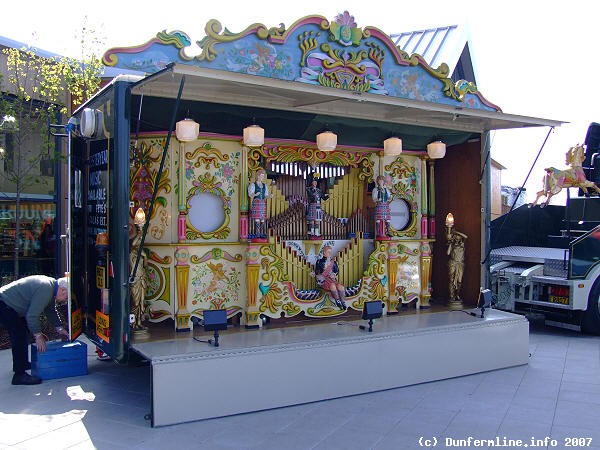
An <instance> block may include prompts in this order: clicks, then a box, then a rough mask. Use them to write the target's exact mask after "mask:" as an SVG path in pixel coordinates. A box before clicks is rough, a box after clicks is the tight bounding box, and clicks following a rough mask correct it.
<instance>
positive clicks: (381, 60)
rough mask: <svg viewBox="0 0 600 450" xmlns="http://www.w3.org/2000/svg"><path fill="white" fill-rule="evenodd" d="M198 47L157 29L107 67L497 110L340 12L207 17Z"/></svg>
mask: <svg viewBox="0 0 600 450" xmlns="http://www.w3.org/2000/svg"><path fill="white" fill-rule="evenodd" d="M204 31H205V33H206V36H205V37H204V38H203V39H201V40H200V41H198V42H197V44H198V45H199V47H200V49H201V52H200V54H199V55H197V56H188V53H187V52H186V50H190V47H191V39H190V38H189V37H188V36H187V35H186V34H185V33H183V32H181V31H174V32H171V33H167V32H166V31H163V32H160V33H158V34H157V35H156V36H155V37H154V38H153V39H151V40H150V41H148V42H147V43H145V44H143V45H140V46H137V47H122V48H113V49H110V50H108V51H107V52H106V53H105V54H104V57H103V62H104V64H106V65H107V66H114V67H120V68H124V69H130V70H137V71H143V72H146V73H153V72H157V71H159V70H161V69H163V68H164V67H166V66H167V65H168V64H170V63H173V62H174V63H178V64H187V65H193V66H198V67H206V68H211V69H217V70H224V71H228V72H236V73H243V74H249V75H256V76H262V77H267V78H276V79H282V80H288V81H295V82H300V83H308V84H314V85H319V86H325V87H329V88H336V89H343V90H348V91H353V92H359V93H362V92H368V93H371V94H378V95H387V96H392V97H399V98H406V99H413V100H419V101H426V102H432V103H440V104H446V105H453V106H460V107H463V108H465V107H466V108H473V109H483V110H488V111H499V110H500V108H498V107H497V106H495V105H493V104H492V103H490V102H488V101H487V100H486V99H485V98H484V97H483V96H482V95H481V94H480V92H479V91H478V90H477V88H476V86H475V85H474V84H473V83H471V82H467V81H465V80H459V81H457V82H456V83H455V82H453V81H452V80H451V79H450V78H449V69H448V66H447V65H446V64H441V65H440V66H439V67H438V68H435V69H434V68H432V67H430V66H429V65H428V64H427V63H426V62H425V61H424V60H423V58H422V57H421V56H420V55H417V54H413V55H409V54H408V53H406V52H404V51H403V50H402V49H400V48H399V47H398V46H396V44H394V42H393V41H392V40H391V38H390V37H389V36H388V35H387V34H385V33H383V32H382V31H381V30H379V29H378V28H374V27H365V28H359V27H358V26H357V24H356V22H355V20H354V17H353V16H352V15H350V13H348V11H344V12H343V13H341V14H338V15H337V16H336V18H335V20H334V21H332V22H329V21H328V20H327V19H326V18H324V17H322V16H308V17H304V18H302V19H300V20H298V21H296V22H295V23H294V24H292V26H291V27H289V28H288V29H286V28H285V27H284V26H283V25H281V26H279V27H272V28H267V27H265V26H264V25H262V24H253V25H250V26H249V27H248V28H246V29H245V30H243V31H242V32H240V33H232V32H231V31H229V30H228V29H226V28H225V29H224V30H223V28H222V26H221V24H220V23H219V22H218V21H216V20H210V21H209V22H208V23H207V24H206V26H205V28H204Z"/></svg>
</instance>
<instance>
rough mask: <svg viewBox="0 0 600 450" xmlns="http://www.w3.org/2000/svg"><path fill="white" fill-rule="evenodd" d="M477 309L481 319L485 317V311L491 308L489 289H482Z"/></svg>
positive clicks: (490, 292)
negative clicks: (479, 310)
mask: <svg viewBox="0 0 600 450" xmlns="http://www.w3.org/2000/svg"><path fill="white" fill-rule="evenodd" d="M477 307H478V308H480V309H481V316H480V317H481V318H482V319H483V317H484V316H485V309H486V308H491V307H492V291H490V290H489V289H483V290H482V291H481V292H480V293H479V301H478V302H477Z"/></svg>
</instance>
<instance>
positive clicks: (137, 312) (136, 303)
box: [129, 208, 148, 331]
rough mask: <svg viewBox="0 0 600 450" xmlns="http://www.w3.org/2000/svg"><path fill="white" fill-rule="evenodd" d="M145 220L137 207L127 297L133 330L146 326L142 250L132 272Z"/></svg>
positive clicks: (145, 273)
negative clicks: (132, 319) (144, 321)
mask: <svg viewBox="0 0 600 450" xmlns="http://www.w3.org/2000/svg"><path fill="white" fill-rule="evenodd" d="M145 222H146V215H145V214H144V211H143V210H142V208H138V210H137V212H136V213H135V219H134V223H135V236H134V237H133V241H132V242H131V248H130V249H129V280H130V281H129V298H130V311H131V314H133V315H134V317H135V319H134V321H133V323H132V324H131V327H132V329H133V330H134V331H138V330H145V329H146V327H145V326H144V325H143V320H144V298H145V296H146V287H147V286H148V274H147V272H146V255H145V254H144V252H143V251H142V253H141V255H140V261H139V263H138V266H137V270H136V273H133V270H134V267H135V262H136V260H137V256H138V252H139V251H140V244H141V243H142V233H141V228H142V226H143V225H144V223H145Z"/></svg>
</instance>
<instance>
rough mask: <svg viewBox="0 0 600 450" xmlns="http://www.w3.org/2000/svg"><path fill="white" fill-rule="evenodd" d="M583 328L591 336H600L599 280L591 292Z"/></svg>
mask: <svg viewBox="0 0 600 450" xmlns="http://www.w3.org/2000/svg"><path fill="white" fill-rule="evenodd" d="M581 328H582V330H583V331H584V332H586V333H590V334H596V335H599V334H600V280H597V281H596V282H595V283H594V286H593V287H592V290H591V291H590V296H589V298H588V306H587V310H586V311H585V313H584V314H583V321H582V323H581Z"/></svg>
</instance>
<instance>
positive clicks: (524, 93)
mask: <svg viewBox="0 0 600 450" xmlns="http://www.w3.org/2000/svg"><path fill="white" fill-rule="evenodd" d="M24 4H26V8H27V11H24V10H23V5H24ZM70 4H71V3H70ZM72 5H73V6H70V7H67V6H59V5H57V4H56V3H53V2H48V1H41V0H30V1H27V2H24V3H20V2H7V4H3V6H2V15H3V17H5V18H6V17H11V18H15V19H14V20H5V21H3V23H2V27H1V28H0V35H2V36H4V37H7V38H10V39H14V40H17V41H20V42H24V43H26V44H29V45H33V46H35V47H37V48H40V49H44V50H48V51H51V52H55V53H58V54H62V55H67V56H73V57H78V56H81V44H80V37H81V30H82V28H83V27H86V28H88V29H90V30H93V31H94V33H95V35H96V36H97V37H98V38H99V39H100V41H101V42H103V45H102V46H101V47H100V48H99V49H98V53H103V52H104V51H105V50H107V49H109V48H112V47H132V46H136V45H140V44H143V43H145V42H147V41H148V40H149V39H151V38H152V37H153V36H154V35H155V34H156V33H157V32H158V31H162V30H166V31H174V30H180V31H183V32H185V33H186V34H188V36H190V38H191V40H192V42H196V41H198V40H200V39H202V38H203V37H204V35H205V33H204V26H205V24H206V22H208V20H210V19H217V20H218V21H219V22H221V24H222V26H223V27H224V28H227V29H228V30H230V31H232V32H240V31H242V30H243V29H245V28H246V27H247V26H248V25H250V24H252V23H256V22H258V23H262V24H264V25H266V26H267V27H268V28H270V27H273V26H278V25H279V24H281V23H283V24H285V25H286V26H287V27H289V26H290V25H291V24H292V23H293V22H295V21H296V20H297V19H299V18H301V17H304V16H307V15H321V16H324V17H326V18H327V19H329V20H333V19H334V17H335V16H336V15H337V14H338V13H341V12H343V11H345V10H347V11H349V12H350V14H351V15H353V16H354V18H355V22H356V23H357V25H358V26H359V27H361V28H363V27H366V26H374V27H377V28H380V29H381V30H383V31H384V32H385V33H387V34H394V33H400V32H403V31H414V30H422V29H426V28H433V27H437V26H447V25H455V24H460V25H464V26H466V27H467V28H468V29H469V32H470V40H471V44H472V48H471V57H472V59H473V61H474V64H475V70H476V81H477V87H478V89H479V91H480V92H481V93H482V94H483V96H484V97H485V98H486V99H488V100H489V101H491V102H492V103H494V104H496V105H498V106H500V108H501V109H502V111H503V112H505V113H509V114H517V115H523V116H532V117H538V118H543V119H552V120H559V121H564V122H568V123H567V124H564V125H562V126H561V127H558V128H556V129H554V130H553V131H552V132H551V134H550V136H549V138H548V142H547V144H546V145H545V147H544V149H543V150H542V153H541V155H540V157H539V159H538V162H537V163H536V164H535V166H534V167H533V168H532V164H533V162H534V160H535V158H536V156H537V154H538V152H539V150H540V148H541V146H542V144H543V142H544V139H545V137H546V135H547V134H548V131H549V129H548V128H547V127H540V128H535V129H528V130H507V131H495V132H492V135H491V143H492V158H493V159H495V160H496V161H498V162H499V163H500V164H502V165H503V166H504V167H506V169H505V170H503V171H502V184H503V185H509V186H513V187H520V186H521V185H523V183H524V182H525V179H526V177H527V175H528V173H529V172H530V171H531V175H530V177H529V179H528V182H527V183H526V184H525V187H526V188H527V193H528V200H529V201H532V200H533V198H535V195H534V194H535V192H536V191H538V190H540V189H541V187H542V177H543V175H544V170H543V169H544V168H545V167H549V166H553V167H557V168H564V167H565V154H566V152H567V150H568V149H569V147H571V146H574V145H576V144H578V143H581V144H583V142H584V140H585V135H586V132H587V128H588V126H589V124H590V123H591V122H600V110H598V107H597V106H598V105H600V89H599V88H598V86H597V85H596V83H597V82H596V75H597V74H598V73H600V70H599V69H600V58H598V57H597V56H596V54H597V51H595V49H594V46H595V45H596V43H598V42H599V41H600V39H599V38H598V34H597V31H596V27H597V20H598V15H597V13H596V8H595V7H594V2H591V1H589V0H571V1H569V2H565V1H558V0H545V1H540V0H519V1H517V0H503V1H501V2H499V1H494V2H490V1H485V0H479V1H477V0H465V1H461V0H455V1H448V0H446V1H441V0H413V1H411V2H407V1H404V0H395V1H394V2H381V1H380V2H366V1H364V0H361V1H357V0H346V1H344V2H326V3H323V2H322V1H320V2H316V1H310V0H304V1H302V2H284V1H281V0H280V1H277V2H275V1H260V0H256V1H253V2H249V1H240V0H230V1H227V0H221V1H212V2H207V1H202V2H201V1H198V0H195V1H179V2H161V3H158V4H156V3H154V2H143V3H142V2H138V1H127V0H125V1H123V0H121V1H114V0H105V1H103V2H85V3H81V4H80V3H78V2H77V3H72ZM75 5H76V6H75ZM150 5H156V6H150ZM172 5H173V6H179V7H180V8H179V10H178V9H176V8H175V7H173V8H171V6H172ZM21 18H23V19H21ZM572 194H573V193H572ZM564 199H565V195H564V192H563V195H560V196H556V197H555V199H553V201H552V202H551V203H557V204H560V203H562V204H564V201H565V200H564Z"/></svg>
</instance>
